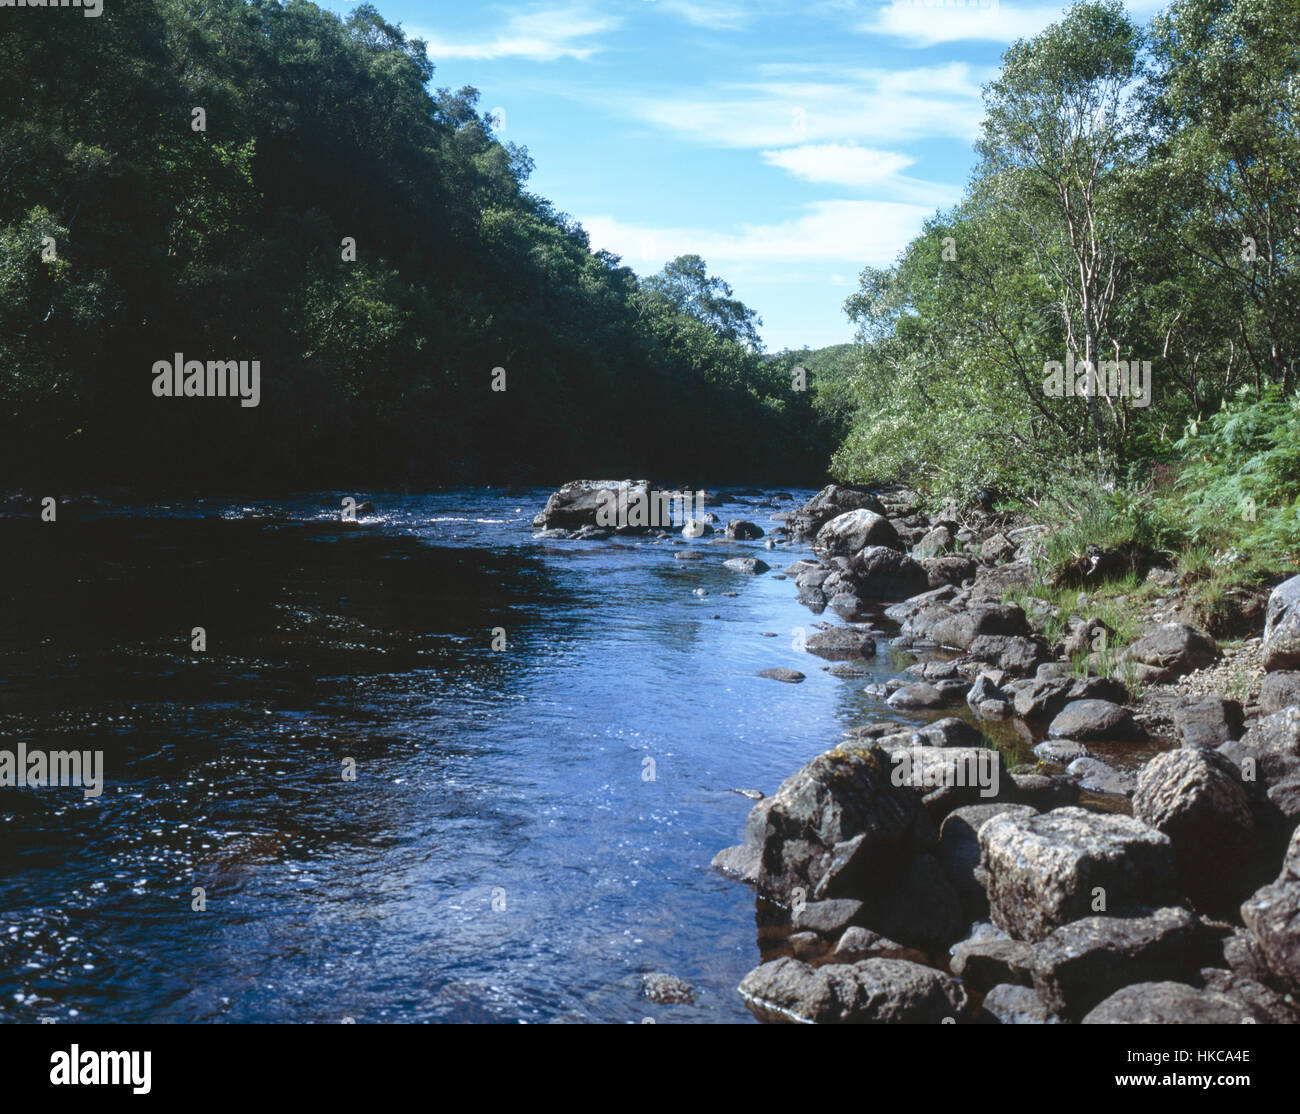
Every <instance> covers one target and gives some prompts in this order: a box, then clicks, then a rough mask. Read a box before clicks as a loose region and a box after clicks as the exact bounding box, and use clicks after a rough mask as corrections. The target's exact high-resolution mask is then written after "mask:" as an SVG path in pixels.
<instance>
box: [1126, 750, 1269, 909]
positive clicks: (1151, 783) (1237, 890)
mask: <svg viewBox="0 0 1300 1114" xmlns="http://www.w3.org/2000/svg"><path fill="white" fill-rule="evenodd" d="M1133 815H1134V816H1135V817H1137V818H1138V819H1139V820H1142V821H1144V822H1145V823H1147V824H1150V825H1151V826H1152V827H1153V828H1156V829H1158V830H1159V831H1162V832H1164V834H1165V835H1167V836H1168V837H1169V839H1170V840H1171V841H1172V843H1173V846H1174V860H1175V863H1176V865H1177V869H1178V877H1179V883H1180V886H1181V888H1182V891H1183V893H1184V894H1186V895H1187V897H1189V898H1191V900H1192V901H1193V902H1195V903H1196V905H1197V906H1199V907H1200V908H1204V909H1222V908H1225V907H1229V906H1232V905H1235V904H1237V903H1238V902H1240V901H1241V899H1242V898H1243V897H1245V896H1246V894H1248V893H1249V892H1250V891H1251V890H1252V889H1253V888H1254V885H1255V884H1256V882H1258V880H1259V879H1258V877H1256V876H1255V873H1254V871H1252V870H1251V869H1250V868H1251V863H1252V860H1253V859H1254V857H1255V849H1256V843H1257V841H1258V839H1259V834H1258V832H1257V831H1256V827H1255V814H1254V809H1253V806H1252V803H1251V798H1250V794H1249V793H1248V792H1247V791H1246V787H1245V786H1244V785H1243V784H1242V781H1241V773H1240V771H1239V770H1238V769H1237V767H1236V766H1235V765H1234V764H1233V763H1232V762H1231V761H1230V760H1229V759H1227V758H1226V757H1224V756H1223V755H1222V754H1219V753H1218V752H1217V751H1213V750H1202V749H1199V748H1197V749H1183V750H1170V751H1166V752H1165V753H1163V754H1158V755H1156V756H1155V758H1153V759H1152V760H1151V761H1150V762H1148V763H1147V764H1146V766H1144V767H1143V768H1142V772H1141V773H1140V774H1139V775H1138V781H1137V790H1136V792H1135V793H1134V794H1133Z"/></svg>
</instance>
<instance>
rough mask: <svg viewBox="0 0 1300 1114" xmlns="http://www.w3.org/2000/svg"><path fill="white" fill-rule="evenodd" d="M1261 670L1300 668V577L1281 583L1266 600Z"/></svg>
mask: <svg viewBox="0 0 1300 1114" xmlns="http://www.w3.org/2000/svg"><path fill="white" fill-rule="evenodd" d="M1264 668H1265V669H1266V670H1267V671H1268V672H1270V673H1271V672H1272V671H1273V670H1275V669H1300V576H1293V577H1291V579H1290V580H1284V581H1282V583H1281V584H1279V585H1278V586H1277V587H1276V588H1274V589H1273V591H1272V593H1271V594H1270V595H1269V597H1268V610H1267V611H1266V612H1265V617H1264Z"/></svg>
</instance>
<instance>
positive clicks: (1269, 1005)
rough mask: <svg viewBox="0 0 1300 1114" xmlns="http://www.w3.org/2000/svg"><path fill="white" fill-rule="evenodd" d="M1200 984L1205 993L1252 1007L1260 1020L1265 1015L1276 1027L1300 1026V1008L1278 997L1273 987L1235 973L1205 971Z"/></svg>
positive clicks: (1288, 1000)
mask: <svg viewBox="0 0 1300 1114" xmlns="http://www.w3.org/2000/svg"><path fill="white" fill-rule="evenodd" d="M1201 984H1202V986H1203V988H1204V989H1205V990H1209V991H1212V992H1213V993H1216V994H1223V995H1225V996H1226V997H1228V998H1232V999H1234V1000H1235V1001H1238V1002H1241V1003H1242V1004H1243V1005H1245V1006H1247V1007H1249V1009H1250V1010H1251V1012H1252V1013H1253V1014H1254V1015H1255V1017H1256V1019H1257V1020H1261V1021H1262V1020H1264V1018H1261V1017H1260V1016H1259V1015H1260V1014H1264V1015H1265V1017H1266V1018H1267V1020H1268V1021H1269V1022H1270V1023H1271V1024H1273V1025H1295V1024H1297V1023H1298V1022H1300V1008H1297V1006H1296V1005H1295V1003H1294V1002H1293V1001H1292V1000H1290V999H1288V998H1286V997H1284V996H1283V995H1281V994H1279V993H1278V992H1277V991H1276V990H1274V989H1273V988H1272V987H1271V986H1267V985H1265V984H1264V983H1261V982H1258V981H1256V980H1255V979H1249V978H1246V977H1245V976H1244V975H1240V974H1238V973H1237V972H1236V971H1224V970H1221V969H1219V968H1217V967H1206V968H1205V969H1203V970H1202V971H1201Z"/></svg>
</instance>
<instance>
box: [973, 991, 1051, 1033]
mask: <svg viewBox="0 0 1300 1114" xmlns="http://www.w3.org/2000/svg"><path fill="white" fill-rule="evenodd" d="M981 1011H982V1015H983V1016H984V1019H985V1020H989V1021H992V1022H995V1023H997V1024H999V1025H1061V1024H1064V1022H1063V1021H1062V1020H1061V1019H1060V1018H1059V1017H1057V1016H1056V1014H1054V1013H1052V1011H1051V1010H1049V1009H1048V1008H1047V1006H1046V1005H1044V1003H1043V1000H1042V999H1041V998H1040V997H1039V996H1038V995H1037V994H1035V993H1034V992H1033V991H1032V990H1031V989H1030V988H1029V987H1027V986H1017V985H1014V984H1011V983H1003V984H1002V985H1000V986H995V987H994V988H993V989H992V990H990V991H989V992H988V993H987V994H986V995H984V1002H983V1004H982V1006H981Z"/></svg>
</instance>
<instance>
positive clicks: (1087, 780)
mask: <svg viewBox="0 0 1300 1114" xmlns="http://www.w3.org/2000/svg"><path fill="white" fill-rule="evenodd" d="M1065 772H1066V773H1067V774H1069V775H1070V776H1071V777H1072V778H1074V779H1076V780H1077V781H1078V783H1079V787H1080V788H1082V789H1086V790H1087V791H1088V792H1089V793H1097V794H1101V795H1110V796H1115V797H1127V796H1128V795H1129V794H1131V793H1132V792H1133V789H1134V787H1135V785H1136V782H1135V780H1134V778H1133V775H1132V774H1129V773H1125V772H1124V771H1122V770H1117V769H1115V768H1114V767H1113V766H1107V765H1106V763H1105V762H1102V761H1101V760H1100V759H1097V758H1092V757H1089V756H1088V755H1084V756H1083V757H1082V758H1076V759H1075V760H1074V761H1073V762H1071V763H1070V764H1069V766H1067V767H1066V770H1065Z"/></svg>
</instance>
